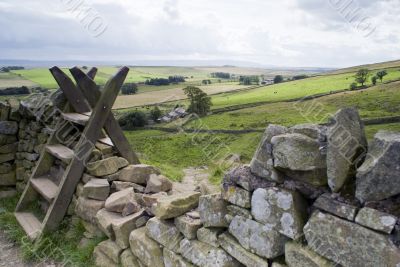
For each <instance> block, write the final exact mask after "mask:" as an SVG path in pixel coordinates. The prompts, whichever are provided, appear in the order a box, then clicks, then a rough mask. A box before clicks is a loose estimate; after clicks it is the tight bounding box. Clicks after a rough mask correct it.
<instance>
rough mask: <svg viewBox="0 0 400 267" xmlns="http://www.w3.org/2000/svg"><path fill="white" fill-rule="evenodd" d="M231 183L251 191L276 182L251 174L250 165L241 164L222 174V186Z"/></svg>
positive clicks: (273, 184) (230, 184)
mask: <svg viewBox="0 0 400 267" xmlns="http://www.w3.org/2000/svg"><path fill="white" fill-rule="evenodd" d="M232 185H233V186H235V185H238V186H240V187H242V188H244V189H246V190H247V191H250V192H253V191H254V190H256V189H257V188H267V187H271V186H275V185H276V183H275V182H271V181H268V180H267V179H265V178H261V177H258V176H256V175H254V174H252V173H251V170H250V166H248V165H243V166H239V167H236V168H233V169H232V170H230V171H229V172H227V173H226V174H225V175H224V180H223V186H232Z"/></svg>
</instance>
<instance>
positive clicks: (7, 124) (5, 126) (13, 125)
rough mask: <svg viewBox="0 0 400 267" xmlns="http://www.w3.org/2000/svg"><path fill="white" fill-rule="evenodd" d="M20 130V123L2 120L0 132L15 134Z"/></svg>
mask: <svg viewBox="0 0 400 267" xmlns="http://www.w3.org/2000/svg"><path fill="white" fill-rule="evenodd" d="M17 132H18V123H17V122H15V121H0V134H7V135H15V134H17Z"/></svg>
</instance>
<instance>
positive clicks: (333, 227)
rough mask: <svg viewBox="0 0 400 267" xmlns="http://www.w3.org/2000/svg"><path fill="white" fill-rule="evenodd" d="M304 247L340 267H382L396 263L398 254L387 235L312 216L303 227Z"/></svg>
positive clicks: (398, 251) (341, 221) (327, 217)
mask: <svg viewBox="0 0 400 267" xmlns="http://www.w3.org/2000/svg"><path fill="white" fill-rule="evenodd" d="M304 234H305V237H306V239H307V242H308V246H309V247H310V248H311V249H312V250H314V251H315V252H317V253H318V254H320V255H323V256H324V257H325V258H327V259H329V260H331V261H333V262H335V263H338V264H341V265H343V266H365V267H384V266H385V267H386V266H396V265H398V264H399V263H400V250H399V248H397V247H396V246H395V245H394V244H393V243H392V242H391V241H390V240H389V237H388V236H387V235H384V234H380V233H377V232H375V231H372V230H369V229H367V228H364V227H362V226H360V225H358V224H355V223H352V222H349V221H346V220H343V219H339V218H337V217H335V216H332V215H329V214H324V213H322V212H316V213H314V214H313V215H312V217H311V218H310V220H309V221H308V222H307V224H306V226H305V227H304Z"/></svg>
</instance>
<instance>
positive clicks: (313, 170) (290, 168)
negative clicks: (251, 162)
mask: <svg viewBox="0 0 400 267" xmlns="http://www.w3.org/2000/svg"><path fill="white" fill-rule="evenodd" d="M271 143H272V147H273V149H272V154H273V156H274V167H275V168H277V169H278V170H280V171H282V172H283V173H285V174H286V175H287V176H289V177H291V178H293V179H297V180H300V181H303V182H306V183H310V184H312V185H315V186H323V185H326V184H327V177H326V156H325V155H324V154H323V153H321V150H320V146H321V144H320V142H319V141H318V140H315V139H312V138H310V137H308V136H305V135H302V134H284V135H278V136H274V137H273V138H272V139H271Z"/></svg>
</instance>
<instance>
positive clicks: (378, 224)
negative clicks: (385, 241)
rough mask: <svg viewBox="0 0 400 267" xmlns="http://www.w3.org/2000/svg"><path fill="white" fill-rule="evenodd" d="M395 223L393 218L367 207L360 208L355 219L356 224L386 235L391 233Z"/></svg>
mask: <svg viewBox="0 0 400 267" xmlns="http://www.w3.org/2000/svg"><path fill="white" fill-rule="evenodd" d="M396 222H397V218H396V217H395V216H393V215H390V214H388V213H385V212H381V211H379V210H376V209H371V208H368V207H364V208H362V209H361V210H360V211H359V212H358V214H357V217H356V223H358V224H360V225H362V226H365V227H368V228H370V229H373V230H376V231H379V232H383V233H386V234H390V233H391V232H392V231H393V229H394V226H395V225H396Z"/></svg>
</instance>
